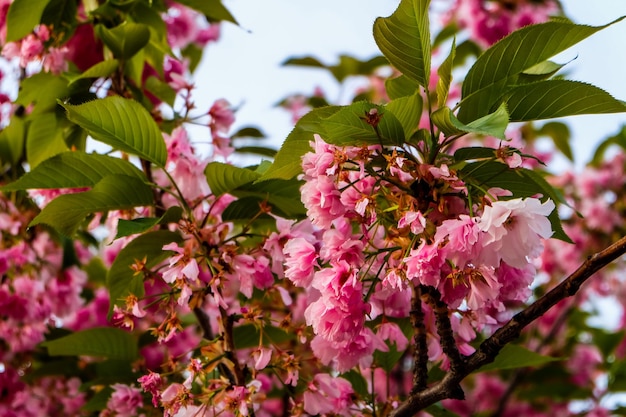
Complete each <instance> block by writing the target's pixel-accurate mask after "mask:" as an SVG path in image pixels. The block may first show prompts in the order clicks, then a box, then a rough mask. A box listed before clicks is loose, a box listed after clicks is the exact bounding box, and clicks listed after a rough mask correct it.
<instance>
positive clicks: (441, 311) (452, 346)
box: [421, 285, 464, 399]
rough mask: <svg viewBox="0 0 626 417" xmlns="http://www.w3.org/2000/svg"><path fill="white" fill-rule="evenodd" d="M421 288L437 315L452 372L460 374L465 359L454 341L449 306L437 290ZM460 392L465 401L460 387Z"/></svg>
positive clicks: (441, 341) (438, 330) (441, 340)
mask: <svg viewBox="0 0 626 417" xmlns="http://www.w3.org/2000/svg"><path fill="white" fill-rule="evenodd" d="M421 288H422V294H423V296H424V298H425V299H426V302H427V303H428V304H429V305H430V306H431V307H432V308H433V313H434V314H435V325H436V326H437V334H439V339H440V343H441V349H442V350H443V353H445V354H446V356H447V357H448V359H449V360H450V370H452V372H458V371H460V370H461V369H462V368H463V365H464V358H463V357H462V356H461V353H460V352H459V348H458V347H457V345H456V340H454V333H453V332H452V324H451V323H450V310H449V309H448V305H447V304H446V303H444V302H443V301H441V294H440V293H439V291H437V289H436V288H433V287H430V286H426V285H423V286H422V287H421ZM459 391H460V397H461V398H459V399H463V398H464V395H463V391H462V390H461V387H460V386H459Z"/></svg>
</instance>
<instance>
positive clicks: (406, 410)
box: [391, 237, 626, 417]
mask: <svg viewBox="0 0 626 417" xmlns="http://www.w3.org/2000/svg"><path fill="white" fill-rule="evenodd" d="M624 253H626V237H623V238H621V239H620V240H618V241H617V242H615V243H613V244H612V245H610V246H609V247H607V248H606V249H604V250H602V251H600V252H598V253H596V254H594V255H592V256H590V257H588V258H587V260H586V261H585V262H584V263H583V264H582V265H580V266H579V267H578V269H577V270H576V271H574V272H573V273H572V274H571V275H570V276H568V277H567V278H566V279H565V280H563V281H562V282H561V283H560V284H559V285H557V286H556V287H554V288H553V289H552V290H550V291H549V292H548V293H546V294H545V295H544V296H543V297H541V298H539V299H538V300H537V301H535V302H534V303H532V304H531V305H530V306H528V307H527V308H525V309H524V310H522V311H521V312H519V313H517V314H516V315H515V316H513V318H512V319H511V320H509V321H508V322H507V323H506V324H505V325H504V326H502V327H501V328H499V329H498V330H496V332H495V333H494V334H493V335H491V336H490V337H489V338H488V339H486V340H485V341H484V342H482V343H481V344H480V346H479V347H478V349H477V350H476V352H474V354H472V355H471V356H470V357H469V358H468V359H467V361H466V362H465V364H464V365H463V366H462V367H461V368H462V369H460V370H458V371H456V372H454V371H452V370H451V371H450V372H448V373H447V374H446V375H445V376H444V377H443V379H441V380H440V381H439V382H437V383H436V384H434V385H433V386H431V387H427V388H425V389H422V390H416V392H412V393H411V395H409V398H407V399H406V400H405V401H404V402H403V403H402V404H401V405H400V406H399V407H398V408H397V409H396V410H395V411H394V412H393V413H392V414H391V415H392V417H410V416H413V415H415V414H416V413H417V412H418V411H421V410H423V409H424V408H426V407H428V406H429V405H432V404H435V403H437V402H439V401H441V400H444V399H446V398H454V397H453V396H452V395H453V394H454V392H455V391H454V388H455V387H456V386H458V384H459V383H460V382H461V381H462V380H463V379H464V378H465V377H467V376H468V375H469V374H470V373H472V372H473V371H475V370H477V369H478V368H480V367H481V366H483V365H486V364H488V363H491V362H493V361H494V360H495V358H496V356H497V355H498V353H500V350H502V348H503V347H504V346H506V345H507V344H508V343H510V342H512V341H514V340H515V339H517V338H518V337H519V335H520V333H521V331H522V329H524V327H526V326H527V325H529V324H530V323H532V322H533V321H535V320H537V319H538V318H539V317H541V316H542V315H544V314H545V313H546V312H547V311H548V310H549V309H550V308H551V307H553V306H554V305H555V304H556V303H558V302H559V301H561V300H564V299H565V298H567V297H571V296H572V295H574V294H576V292H577V291H578V290H579V289H580V286H581V285H582V284H583V283H584V282H585V281H587V280H588V279H589V278H590V277H591V276H593V275H594V274H595V273H596V272H598V271H599V270H600V269H602V268H604V267H605V266H606V265H608V264H609V263H611V262H613V261H614V260H615V259H617V258H619V257H620V256H622V255H623V254H624Z"/></svg>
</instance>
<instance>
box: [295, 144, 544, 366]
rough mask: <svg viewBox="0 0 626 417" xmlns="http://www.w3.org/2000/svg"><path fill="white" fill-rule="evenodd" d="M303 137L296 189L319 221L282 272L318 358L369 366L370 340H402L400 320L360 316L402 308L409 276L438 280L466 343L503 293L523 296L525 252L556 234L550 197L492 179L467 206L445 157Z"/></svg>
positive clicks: (495, 313)
mask: <svg viewBox="0 0 626 417" xmlns="http://www.w3.org/2000/svg"><path fill="white" fill-rule="evenodd" d="M311 145H312V147H313V149H314V151H313V152H310V153H308V154H306V155H305V156H304V157H303V162H302V166H303V172H304V175H303V179H304V181H305V182H304V185H303V186H302V190H301V191H302V200H303V202H304V204H305V207H306V208H307V214H308V218H309V219H310V220H311V222H312V223H313V225H315V226H316V227H319V228H320V229H321V230H320V232H319V233H316V234H313V235H309V236H308V237H298V238H292V239H291V240H289V241H288V243H287V244H286V245H285V246H284V253H285V267H286V269H285V277H286V278H288V279H289V280H290V281H291V282H292V283H293V284H294V285H297V286H300V287H302V288H305V289H306V292H307V294H308V299H309V301H308V307H307V309H306V311H305V318H306V320H307V324H309V325H310V326H312V328H313V331H314V333H315V334H316V336H315V338H314V339H313V341H312V344H311V347H312V348H313V352H314V353H315V355H316V356H317V357H318V358H319V359H320V360H321V361H322V363H324V364H329V363H331V362H334V363H335V365H336V367H337V369H338V370H339V371H346V370H348V369H350V368H352V367H353V366H355V365H357V364H360V365H361V366H364V367H367V366H369V365H370V364H371V360H372V354H373V352H374V351H375V350H380V351H386V350H388V345H387V343H385V342H389V343H390V342H392V341H396V342H397V341H402V340H403V339H404V335H402V334H401V332H400V331H399V330H397V331H396V330H395V329H394V331H392V332H389V331H387V332H385V333H383V332H382V331H380V330H379V331H378V333H374V332H373V331H372V330H371V327H370V326H367V325H366V324H367V322H369V321H370V320H373V319H374V318H376V317H379V316H382V317H383V321H385V320H387V319H392V320H393V319H394V318H402V317H407V316H408V305H409V304H410V299H411V294H412V288H413V287H416V286H420V285H423V286H428V287H433V288H435V289H436V290H437V291H438V293H439V294H440V297H441V300H442V301H443V302H445V303H446V304H447V305H448V306H449V308H451V309H453V311H456V314H454V315H453V316H452V325H453V327H454V328H455V331H456V332H457V335H458V338H459V342H460V343H461V345H462V346H463V347H462V349H464V351H465V352H467V353H469V352H471V348H470V347H469V345H467V344H466V343H467V342H469V341H471V340H472V339H473V338H474V337H475V333H474V330H472V327H474V328H475V329H481V328H482V327H483V326H485V325H491V324H495V323H497V322H498V321H499V320H502V319H504V317H501V315H500V313H501V312H503V311H504V310H505V304H507V305H508V304H510V303H512V302H517V303H519V302H524V301H526V300H527V299H528V297H529V296H530V290H529V285H530V284H531V282H532V280H533V277H534V274H535V267H534V265H533V260H534V259H535V258H537V257H538V256H539V255H540V254H541V251H542V248H543V241H544V240H545V239H548V238H549V237H550V236H551V235H552V227H551V224H550V221H549V220H548V215H549V214H550V213H552V211H553V210H554V208H555V205H554V203H553V202H552V201H550V200H545V201H543V202H542V201H540V200H539V199H537V198H525V199H520V198H515V199H511V198H506V195H507V193H508V192H506V191H503V190H491V191H490V194H489V195H487V196H485V198H484V199H483V202H482V203H480V204H474V205H473V206H471V207H470V203H469V201H467V200H465V199H464V198H463V195H464V194H466V189H465V186H464V184H463V182H462V181H461V180H460V179H459V178H458V177H457V176H456V173H455V172H454V171H452V170H451V169H449V168H448V167H447V166H445V165H441V166H438V167H437V166H431V165H428V164H424V163H420V162H418V160H417V159H415V158H414V157H412V156H411V155H410V154H408V153H403V154H400V152H399V150H397V149H386V148H381V147H379V146H374V147H364V148H355V147H339V146H334V145H329V144H327V143H325V142H324V141H323V140H322V139H321V138H320V137H319V136H316V137H315V142H312V143H311ZM401 155H403V156H401ZM380 159H384V160H386V161H388V165H387V167H385V168H384V169H381V168H377V167H376V166H373V164H372V161H374V160H380ZM409 189H410V190H413V193H412V195H411V193H407V192H406V191H404V190H409ZM437 193H439V194H437ZM494 196H500V197H499V198H500V199H496V197H494ZM424 310H425V312H426V313H427V314H428V315H430V314H432V311H431V310H430V309H429V308H428V307H425V309H424ZM430 317H432V316H430ZM427 322H430V323H431V324H432V327H430V330H429V334H430V335H431V336H432V337H430V339H429V340H430V341H429V344H430V353H431V359H433V360H435V359H436V358H437V357H438V356H439V355H441V349H440V348H439V347H438V342H437V340H438V336H437V332H436V329H435V328H434V320H431V319H427ZM388 324H389V325H393V326H395V324H393V323H391V322H390V323H388ZM402 344H403V343H402Z"/></svg>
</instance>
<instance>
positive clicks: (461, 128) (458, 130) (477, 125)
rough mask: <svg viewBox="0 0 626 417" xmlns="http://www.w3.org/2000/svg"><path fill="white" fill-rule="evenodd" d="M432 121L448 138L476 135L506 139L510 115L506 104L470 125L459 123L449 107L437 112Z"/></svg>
mask: <svg viewBox="0 0 626 417" xmlns="http://www.w3.org/2000/svg"><path fill="white" fill-rule="evenodd" d="M431 119H432V121H433V123H435V125H436V126H437V127H438V128H439V129H441V131H442V132H443V133H444V134H445V135H446V136H456V135H460V134H463V133H475V134H480V135H486V136H493V137H496V138H499V139H506V136H505V130H506V127H507V126H508V124H509V115H508V112H507V108H506V106H505V105H504V104H502V105H500V107H498V109H497V110H496V111H495V112H493V113H491V114H488V115H487V116H484V117H481V118H480V119H478V120H474V121H473V122H470V123H468V124H464V123H462V122H461V121H459V119H457V118H456V116H455V115H454V114H453V113H452V111H451V110H450V108H448V107H442V108H440V109H439V110H437V111H435V112H434V113H433V114H432V116H431Z"/></svg>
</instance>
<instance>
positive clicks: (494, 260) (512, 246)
mask: <svg viewBox="0 0 626 417" xmlns="http://www.w3.org/2000/svg"><path fill="white" fill-rule="evenodd" d="M554 207H555V206H554V203H553V202H552V201H551V200H547V201H546V202H544V203H541V201H540V200H538V199H536V198H526V199H520V198H517V199H512V200H505V201H496V202H494V203H493V204H492V205H491V206H485V210H484V212H483V215H482V216H481V218H480V222H479V224H478V228H479V229H480V230H481V231H482V232H484V233H485V237H484V241H483V245H484V249H483V254H484V256H483V260H484V261H487V262H488V263H490V264H491V265H493V266H497V265H498V263H499V261H500V259H502V260H503V261H504V262H506V263H508V264H509V265H511V266H513V267H516V268H524V267H526V265H528V263H529V262H530V260H531V259H534V258H536V257H537V256H539V255H540V254H541V250H542V249H543V244H542V241H541V240H542V239H547V238H549V237H550V236H551V235H552V227H551V225H550V220H548V217H547V216H548V215H549V214H550V213H551V212H552V210H554Z"/></svg>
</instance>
